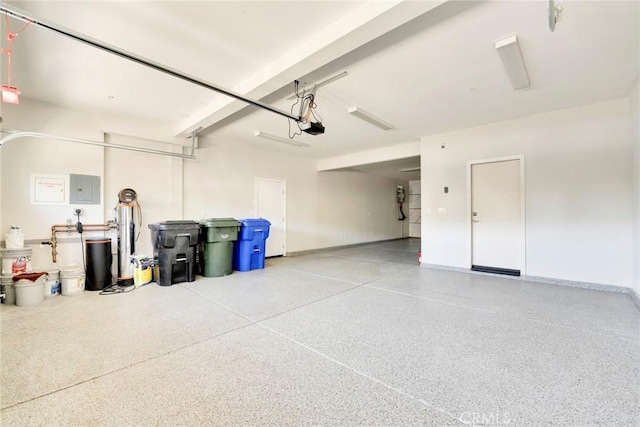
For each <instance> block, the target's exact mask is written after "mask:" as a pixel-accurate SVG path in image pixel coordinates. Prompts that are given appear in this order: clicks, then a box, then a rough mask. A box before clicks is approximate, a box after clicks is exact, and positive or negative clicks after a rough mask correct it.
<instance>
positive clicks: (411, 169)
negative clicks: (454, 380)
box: [400, 166, 420, 172]
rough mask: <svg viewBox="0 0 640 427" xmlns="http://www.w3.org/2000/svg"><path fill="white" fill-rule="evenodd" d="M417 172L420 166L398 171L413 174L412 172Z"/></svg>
mask: <svg viewBox="0 0 640 427" xmlns="http://www.w3.org/2000/svg"><path fill="white" fill-rule="evenodd" d="M419 170H420V166H416V167H415V168H404V169H400V172H413V171H419Z"/></svg>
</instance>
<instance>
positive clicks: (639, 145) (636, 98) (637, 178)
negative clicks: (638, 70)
mask: <svg viewBox="0 0 640 427" xmlns="http://www.w3.org/2000/svg"><path fill="white" fill-rule="evenodd" d="M631 143H632V144H633V220H634V221H633V262H634V268H633V272H634V274H633V288H634V289H635V291H636V293H637V294H638V296H639V297H640V80H638V81H637V82H636V85H635V87H634V88H633V91H632V92H631Z"/></svg>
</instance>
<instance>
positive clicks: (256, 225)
mask: <svg viewBox="0 0 640 427" xmlns="http://www.w3.org/2000/svg"><path fill="white" fill-rule="evenodd" d="M238 221H239V222H240V233H239V234H238V240H237V241H236V242H235V244H234V248H233V268H234V269H235V270H238V271H249V270H257V269H260V268H264V256H265V246H266V241H267V237H269V226H270V225H271V223H270V222H269V221H267V220H266V219H264V218H256V219H240V220H238Z"/></svg>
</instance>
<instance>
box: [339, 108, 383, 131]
mask: <svg viewBox="0 0 640 427" xmlns="http://www.w3.org/2000/svg"><path fill="white" fill-rule="evenodd" d="M347 113H349V114H351V115H352V116H355V117H357V118H359V119H360V120H364V121H365V122H367V123H370V124H372V125H374V126H377V127H379V128H380V129H382V130H390V129H393V125H391V124H389V123H387V122H385V121H384V120H382V119H380V118H378V117H376V116H374V115H373V114H371V113H369V112H367V111H364V110H363V109H362V108H360V107H358V106H355V107H351V108H348V109H347Z"/></svg>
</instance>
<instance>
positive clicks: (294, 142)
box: [253, 130, 309, 147]
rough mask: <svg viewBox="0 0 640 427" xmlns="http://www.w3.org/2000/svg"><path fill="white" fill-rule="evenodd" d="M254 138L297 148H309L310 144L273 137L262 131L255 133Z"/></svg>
mask: <svg viewBox="0 0 640 427" xmlns="http://www.w3.org/2000/svg"><path fill="white" fill-rule="evenodd" d="M253 135H254V136H257V137H258V138H263V139H268V140H270V141H275V142H280V143H282V144H288V145H293V146H296V147H308V146H309V144H307V143H306V142H302V141H296V140H293V139H288V138H282V137H281V136H276V135H271V134H270V133H265V132H262V131H259V130H257V131H255V132H254V133H253Z"/></svg>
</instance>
